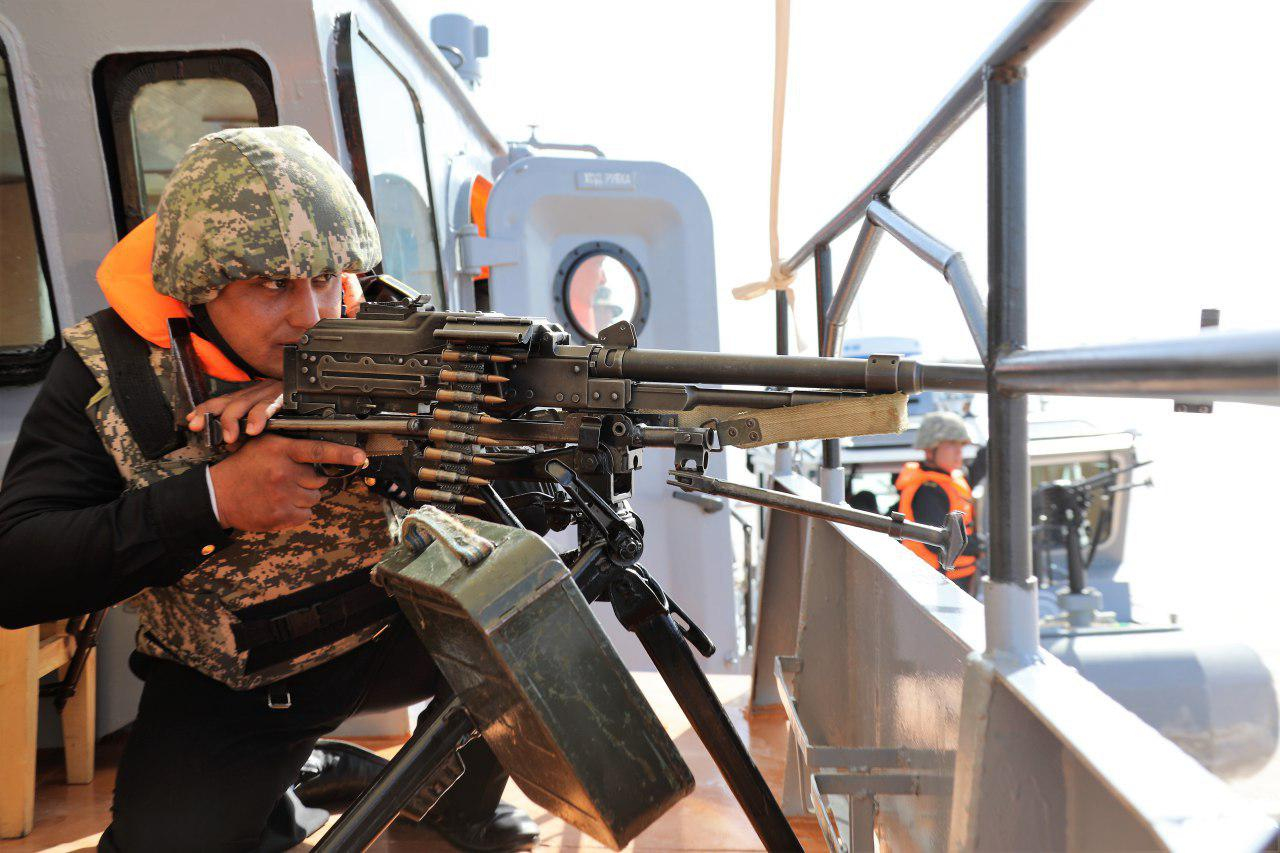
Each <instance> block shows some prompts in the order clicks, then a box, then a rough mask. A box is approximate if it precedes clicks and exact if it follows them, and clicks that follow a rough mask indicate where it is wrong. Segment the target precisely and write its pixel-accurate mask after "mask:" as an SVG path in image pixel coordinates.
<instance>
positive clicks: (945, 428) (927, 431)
mask: <svg viewBox="0 0 1280 853" xmlns="http://www.w3.org/2000/svg"><path fill="white" fill-rule="evenodd" d="M970 440H971V439H970V438H969V430H968V429H967V428H966V427H965V425H964V418H962V417H960V416H959V415H957V414H956V413H955V412H930V413H929V414H927V415H925V416H924V419H923V420H921V421H920V428H919V429H918V430H916V447H918V448H920V449H921V450H929V449H930V448H933V447H937V446H938V445H939V444H942V442H944V441H961V442H964V443H965V444H968V443H969V442H970Z"/></svg>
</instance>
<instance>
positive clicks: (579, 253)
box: [553, 240, 649, 341]
mask: <svg viewBox="0 0 1280 853" xmlns="http://www.w3.org/2000/svg"><path fill="white" fill-rule="evenodd" d="M553 288H554V297H555V302H556V310H557V311H558V313H559V314H560V316H561V317H562V318H563V319H564V320H566V321H567V322H568V324H569V326H570V327H571V328H572V329H573V331H574V332H575V333H576V334H577V336H578V337H579V338H581V339H583V340H586V341H597V340H599V339H600V330H601V329H604V328H606V327H608V326H612V325H613V324H614V323H617V322H619V321H622V320H626V321H627V322H628V323H630V324H631V325H632V326H634V327H635V330H636V334H639V333H640V331H641V330H642V329H643V328H644V324H645V321H646V320H647V319H648V317H649V281H648V278H647V277H646V276H645V274H644V270H643V269H642V268H641V267H640V262H639V261H638V260H637V259H636V257H635V256H634V255H632V254H631V253H630V252H628V251H627V250H626V249H624V248H622V247H621V246H619V245H617V244H616V243H607V242H604V241H599V240H596V241H592V242H589V243H584V244H582V245H581V246H578V247H577V248H576V249H574V250H573V251H571V252H569V254H568V255H566V256H565V258H564V260H563V261H561V263H560V268H559V270H557V272H556V278H555V282H554V284H553Z"/></svg>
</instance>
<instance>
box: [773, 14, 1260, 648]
mask: <svg viewBox="0 0 1280 853" xmlns="http://www.w3.org/2000/svg"><path fill="white" fill-rule="evenodd" d="M1087 4H1088V0H1037V2H1033V3H1031V4H1030V5H1028V6H1027V7H1026V8H1025V9H1024V10H1023V11H1022V12H1021V13H1020V14H1019V15H1018V17H1017V18H1016V19H1015V20H1014V22H1013V23H1012V24H1011V25H1010V26H1009V27H1008V28H1007V29H1006V30H1005V31H1004V32H1003V33H1002V34H1001V35H1000V36H999V37H998V38H997V39H996V41H995V43H994V44H993V45H992V46H991V47H989V48H988V49H987V51H986V52H985V53H984V54H983V55H982V57H981V58H980V59H979V60H978V62H977V63H976V64H975V65H974V66H973V67H972V68H971V69H970V70H969V71H968V72H967V73H966V74H965V76H964V77H963V79H961V81H960V82H959V83H958V84H957V85H956V86H955V88H954V89H952V91H951V92H950V93H949V94H948V95H947V96H946V98H945V99H944V100H943V101H942V103H941V104H940V105H939V106H938V107H937V108H935V109H934V111H933V112H932V113H931V114H930V115H929V117H928V118H927V119H926V121H925V122H924V124H923V125H921V126H920V128H919V129H918V130H917V131H916V132H915V134H914V135H913V136H912V137H911V139H910V140H909V141H908V142H907V144H906V145H905V146H903V148H902V149H901V150H900V151H899V152H898V154H897V155H896V156H895V157H894V158H893V159H892V160H891V161H890V162H889V164H888V165H887V166H885V167H884V169H882V170H881V171H880V173H879V174H878V175H877V176H876V177H875V178H874V179H873V180H872V181H871V183H869V184H868V185H867V186H866V187H864V188H863V189H862V191H861V192H859V193H858V194H857V195H856V196H854V198H853V200H852V201H851V202H849V204H848V205H846V206H845V208H844V209H843V210H841V211H840V212H839V213H838V214H837V215H836V216H835V217H834V218H832V219H831V220H830V221H829V222H828V223H827V224H826V225H824V226H823V227H822V228H820V229H819V230H818V231H817V233H815V234H814V235H813V236H812V237H810V238H809V239H808V240H807V241H806V242H805V243H804V245H803V246H801V248H800V249H799V250H798V251H797V252H796V253H795V254H794V255H792V256H791V257H790V258H789V259H788V260H787V261H786V262H785V264H784V265H783V266H784V269H785V270H786V271H787V272H790V273H794V272H795V271H796V270H797V269H798V268H799V267H800V266H802V265H803V264H804V263H805V262H807V261H808V260H809V259H811V258H812V259H813V260H814V272H815V278H816V290H817V295H818V299H817V303H818V337H819V346H820V352H821V354H822V355H824V356H835V355H837V354H838V352H839V350H840V346H841V338H842V334H843V329H844V325H845V322H846V319H847V317H848V314H849V309H850V308H851V306H852V305H853V302H854V299H855V297H856V296H857V293H858V288H859V286H860V284H861V283H862V280H863V278H864V277H865V275H866V272H867V269H868V267H869V265H870V262H871V259H872V256H873V255H874V253H875V249H876V246H877V244H878V242H879V239H880V237H881V235H882V233H886V232H887V233H888V234H890V235H891V236H893V237H894V238H895V239H897V240H898V241H900V242H901V243H902V244H903V245H905V246H906V247H907V248H908V249H910V250H911V251H912V252H913V253H914V254H915V255H917V256H918V257H920V258H921V259H922V260H924V261H925V262H926V263H928V264H929V265H930V266H932V267H934V268H935V269H937V270H938V271H939V272H941V273H942V274H943V276H944V277H945V279H946V281H947V282H948V283H949V284H950V285H951V287H952V289H953V290H954V292H955V294H956V298H957V300H958V302H959V304H960V308H961V311H962V313H963V315H964V318H965V322H966V323H967V325H968V327H969V331H970V333H971V334H972V336H973V339H974V342H975V343H976V345H977V348H978V352H979V354H980V355H981V357H982V361H983V364H984V367H985V368H986V375H987V393H988V415H989V431H990V442H989V448H990V449H989V459H990V473H989V482H988V486H987V494H988V496H989V497H988V501H989V506H990V513H991V517H992V518H994V519H1000V523H998V524H993V525H992V529H991V538H990V547H989V557H990V582H989V584H988V586H987V590H986V603H987V615H986V623H987V654H988V655H1009V656H1013V657H1014V658H1018V659H1024V660H1031V659H1034V658H1035V657H1036V655H1037V650H1038V647H1039V633H1038V615H1037V605H1036V597H1035V592H1034V584H1035V580H1034V575H1033V570H1032V560H1031V535H1030V531H1031V501H1030V486H1029V483H1030V470H1029V461H1028V456H1027V402H1026V395H1027V394H1030V393H1035V394H1064V395H1078V396H1090V395H1095V396H1123V397H1169V398H1174V397H1176V398H1177V399H1178V400H1179V401H1183V402H1186V401H1191V402H1208V401H1214V400H1225V401H1241V402H1254V403H1280V330H1277V331H1266V332H1237V333H1229V332H1215V333H1211V334H1207V335H1202V336H1200V337H1196V338H1186V339H1171V340H1162V341H1151V342H1143V343H1128V344H1117V345H1110V346H1092V347H1082V348H1077V349H1063V350H1045V351H1034V350H1028V349H1026V346H1027V298H1026V296H1027V253H1026V72H1025V64H1026V62H1027V60H1029V59H1030V58H1031V57H1032V56H1033V55H1034V54H1035V53H1036V51H1037V50H1039V49H1040V48H1041V47H1042V46H1043V45H1044V44H1045V43H1046V42H1048V41H1049V40H1050V39H1051V38H1052V37H1053V36H1054V35H1055V34H1056V33H1057V32H1058V31H1059V30H1061V29H1062V28H1063V27H1064V26H1065V25H1066V24H1067V23H1068V22H1070V21H1071V20H1072V19H1073V18H1074V17H1075V16H1076V15H1077V14H1079V12H1080V11H1081V10H1083V8H1084V7H1085V6H1086V5H1087ZM984 102H985V103H986V105H987V167H988V178H987V180H988V188H987V189H988V192H987V195H988V198H987V226H988V233H987V239H988V269H989V274H988V278H989V282H988V283H989V287H988V293H987V303H986V304H985V305H984V303H983V299H982V295H981V294H980V293H979V292H978V290H977V288H976V287H975V286H974V283H973V279H972V277H971V276H970V275H969V270H968V267H967V266H966V265H965V262H964V258H963V257H962V256H961V254H960V253H959V252H957V251H954V250H952V249H951V248H950V247H948V246H946V245H944V244H943V243H942V242H940V241H938V240H937V239H935V238H934V237H932V236H930V235H929V234H928V233H927V232H926V231H924V230H923V229H922V228H920V227H919V226H918V225H916V224H915V223H914V222H912V221H911V220H909V219H907V218H906V217H905V216H903V215H902V214H901V213H899V212H898V211H896V210H895V209H894V208H893V207H892V206H891V204H890V203H889V193H891V192H892V191H893V190H894V189H895V188H897V187H898V186H899V185H900V184H901V183H902V182H903V181H904V180H905V179H906V178H907V177H908V176H909V175H911V173H912V172H914V171H915V170H916V169H917V168H918V167H919V166H920V165H921V164H922V163H924V162H925V161H926V160H927V159H928V158H929V157H930V156H932V154H933V153H934V152H935V151H937V150H938V148H939V147H940V146H941V145H942V144H943V143H944V142H945V141H946V140H947V139H948V138H950V136H951V135H952V134H953V133H954V132H955V131H956V129H957V128H959V127H960V126H961V125H962V124H963V123H964V122H965V121H966V120H967V119H968V118H969V117H970V116H971V115H973V113H974V112H975V111H976V110H977V108H978V107H979V106H980V105H982V104H983V103H984ZM859 221H861V222H862V229H861V231H860V233H859V234H858V237H857V239H856V241H855V243H854V247H853V250H852V252H851V254H850V256H849V260H848V262H847V264H846V265H845V268H844V272H843V274H842V275H841V277H840V280H839V284H838V286H837V287H836V288H835V289H834V292H833V289H832V276H831V243H832V241H833V240H835V239H836V238H837V237H839V236H840V235H842V234H844V233H845V232H846V231H848V230H849V229H850V228H852V227H853V226H854V225H856V224H858V222H859ZM777 310H778V321H777V328H778V344H779V352H782V351H784V350H785V345H786V338H785V330H786V310H787V303H786V300H785V299H783V298H781V295H780V296H779V299H778V301H777ZM839 452H840V451H839V442H838V441H837V440H832V441H827V442H825V443H824V447H823V468H824V469H826V472H824V483H825V482H827V480H829V479H830V480H834V476H833V475H834V474H835V473H836V472H838V469H839V467H840V456H839ZM824 495H825V490H824Z"/></svg>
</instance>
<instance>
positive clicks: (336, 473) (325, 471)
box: [311, 462, 360, 479]
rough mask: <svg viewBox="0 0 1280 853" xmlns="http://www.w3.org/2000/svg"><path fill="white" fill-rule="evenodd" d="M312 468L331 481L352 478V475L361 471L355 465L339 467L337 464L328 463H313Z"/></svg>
mask: <svg viewBox="0 0 1280 853" xmlns="http://www.w3.org/2000/svg"><path fill="white" fill-rule="evenodd" d="M311 467H312V468H313V469H314V470H315V472H316V473H317V474H319V475H320V476H321V477H328V478H330V479H333V478H335V477H336V478H346V477H350V476H351V475H352V474H354V473H355V472H357V471H359V470H360V469H359V468H357V467H356V466H354V465H337V464H332V463H328V462H313V463H312V465H311Z"/></svg>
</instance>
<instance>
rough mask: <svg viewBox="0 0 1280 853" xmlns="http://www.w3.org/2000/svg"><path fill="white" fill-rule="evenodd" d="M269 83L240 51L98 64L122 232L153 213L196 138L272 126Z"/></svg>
mask: <svg viewBox="0 0 1280 853" xmlns="http://www.w3.org/2000/svg"><path fill="white" fill-rule="evenodd" d="M270 80H271V78H270V75H269V73H268V70H267V66H266V63H265V62H263V61H262V59H261V57H259V56H257V55H256V54H252V53H249V52H247V51H233V52H230V53H217V54H212V53H184V54H154V53H148V54H123V55H116V56H109V57H107V58H106V59H104V60H102V61H101V62H100V63H98V68H97V70H96V71H95V85H96V87H97V89H98V94H99V105H100V108H102V109H103V110H104V111H105V112H104V114H103V117H102V118H103V140H104V143H105V147H106V149H107V161H108V163H110V164H112V165H113V166H114V168H112V169H111V170H110V173H111V177H112V189H113V190H114V192H113V195H114V196H115V199H116V205H117V209H116V216H117V226H118V227H119V229H120V232H121V234H123V233H125V232H127V231H129V230H131V229H132V228H134V227H135V226H137V225H138V224H139V223H140V222H142V220H144V219H146V218H147V217H148V216H150V215H152V214H153V213H155V212H156V206H157V205H158V204H159V202H160V194H161V193H162V192H163V191H164V187H165V184H167V183H168V181H169V175H170V174H171V173H172V172H173V167H174V166H175V165H177V163H178V160H180V159H181V158H182V155H183V154H184V153H185V152H186V150H187V148H188V147H190V146H191V144H192V143H193V142H195V141H196V140H197V139H199V138H200V137H202V136H204V135H206V134H209V133H216V132H218V131H220V130H227V129H228V128H234V127H257V126H261V125H274V124H276V107H275V99H274V95H273V94H272V91H271V82H270Z"/></svg>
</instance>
